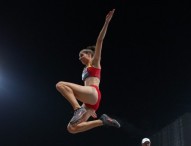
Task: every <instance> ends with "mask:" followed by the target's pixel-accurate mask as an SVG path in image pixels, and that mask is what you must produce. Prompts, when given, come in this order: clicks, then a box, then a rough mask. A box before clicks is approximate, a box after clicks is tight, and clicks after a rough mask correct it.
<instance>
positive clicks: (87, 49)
mask: <svg viewBox="0 0 191 146" xmlns="http://www.w3.org/2000/svg"><path fill="white" fill-rule="evenodd" d="M94 51H95V46H87V47H86V48H85V49H82V50H81V51H80V53H81V52H85V53H90V54H91V57H93V56H94Z"/></svg>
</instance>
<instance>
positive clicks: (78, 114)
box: [70, 107, 86, 124]
mask: <svg viewBox="0 0 191 146" xmlns="http://www.w3.org/2000/svg"><path fill="white" fill-rule="evenodd" d="M85 113H86V109H85V108H84V107H81V108H78V109H76V110H75V111H74V115H73V117H72V119H71V120H70V124H75V123H77V122H78V121H79V120H80V119H81V118H82V116H83V115H84V114H85Z"/></svg>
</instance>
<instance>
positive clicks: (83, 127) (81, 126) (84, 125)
mask: <svg viewBox="0 0 191 146" xmlns="http://www.w3.org/2000/svg"><path fill="white" fill-rule="evenodd" d="M86 109H87V112H86V113H85V114H84V115H83V117H82V118H81V119H80V120H79V121H78V123H76V124H73V125H71V124H70V123H69V124H68V126H67V130H68V132H69V133H72V134H75V133H79V132H84V131H87V130H90V129H93V128H95V127H98V126H102V125H103V122H102V121H101V120H100V119H98V120H94V121H87V120H88V119H89V118H90V117H91V116H92V113H94V112H95V111H94V110H93V109H88V108H86Z"/></svg>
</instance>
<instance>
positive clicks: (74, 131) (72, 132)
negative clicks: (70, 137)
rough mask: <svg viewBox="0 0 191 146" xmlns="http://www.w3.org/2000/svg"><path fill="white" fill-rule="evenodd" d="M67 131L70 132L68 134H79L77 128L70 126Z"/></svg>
mask: <svg viewBox="0 0 191 146" xmlns="http://www.w3.org/2000/svg"><path fill="white" fill-rule="evenodd" d="M67 130H68V132H69V133H71V134H76V133H78V131H77V128H76V126H71V125H68V126H67Z"/></svg>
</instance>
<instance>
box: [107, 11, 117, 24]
mask: <svg viewBox="0 0 191 146" xmlns="http://www.w3.org/2000/svg"><path fill="white" fill-rule="evenodd" d="M114 12H115V9H113V10H112V11H109V13H108V14H107V16H106V19H105V22H107V23H109V22H110V20H111V18H112V17H113V14H114Z"/></svg>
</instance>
